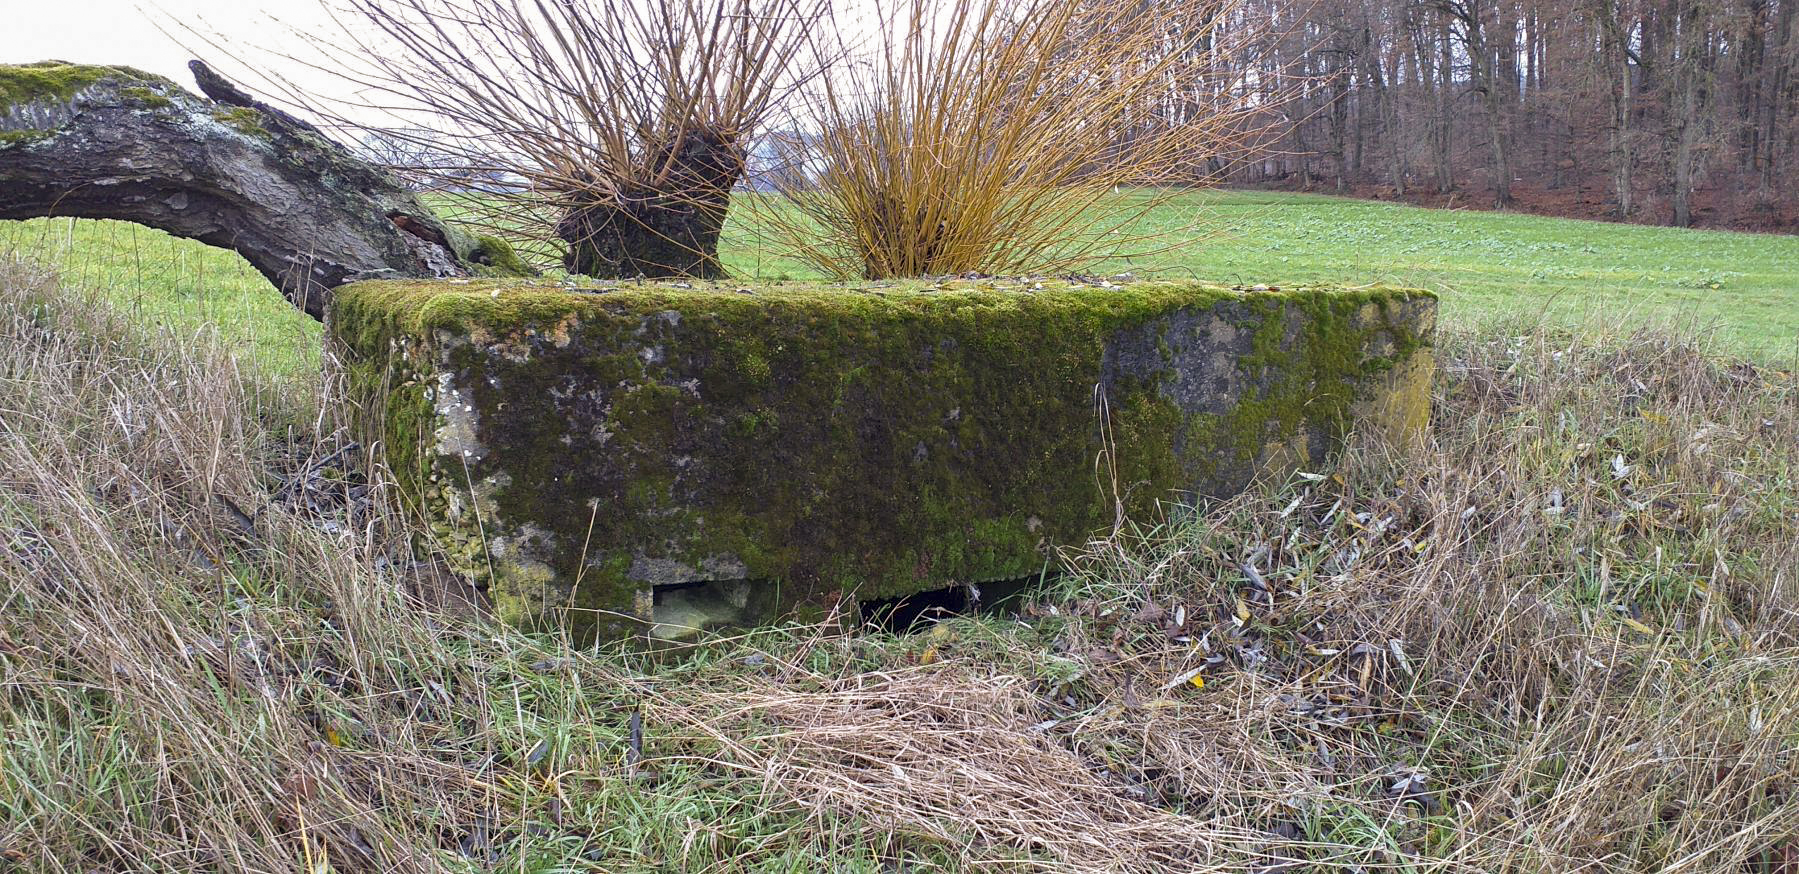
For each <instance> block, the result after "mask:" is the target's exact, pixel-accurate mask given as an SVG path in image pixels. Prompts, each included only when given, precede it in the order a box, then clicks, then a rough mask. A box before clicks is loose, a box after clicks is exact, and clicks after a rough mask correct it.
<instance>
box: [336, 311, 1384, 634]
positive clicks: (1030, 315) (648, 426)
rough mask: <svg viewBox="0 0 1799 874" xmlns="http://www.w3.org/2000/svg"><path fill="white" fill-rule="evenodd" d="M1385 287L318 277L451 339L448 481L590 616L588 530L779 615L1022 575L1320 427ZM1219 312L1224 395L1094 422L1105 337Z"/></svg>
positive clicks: (365, 317) (383, 315)
mask: <svg viewBox="0 0 1799 874" xmlns="http://www.w3.org/2000/svg"><path fill="white" fill-rule="evenodd" d="M1394 294H1395V293H1394V292H1390V291H1386V292H1368V293H1345V292H1325V291H1302V292H1295V293H1283V294H1279V295H1245V294H1242V293H1239V292H1233V291H1230V290H1227V289H1220V288H1210V287H1204V286H1198V285H1195V284H1191V283H1143V284H1137V285H1132V286H1128V287H1126V288H1122V289H1112V290H1103V291H1102V290H1099V289H1091V288H1084V287H1062V286H1056V287H1051V288H1046V289H1041V290H1032V291H1019V290H1012V291H1005V292H995V291H992V290H983V289H977V288H968V287H958V286H956V285H953V284H952V285H949V286H936V287H928V288H927V287H892V288H881V289H871V290H862V291H848V290H843V289H834V288H828V287H818V286H781V287H772V288H760V289H754V290H753V291H752V293H742V292H739V291H737V290H736V289H729V288H723V287H717V288H712V287H702V288H697V289H678V288H670V287H666V286H656V285H643V286H636V285H629V284H626V285H615V286H611V287H608V288H605V289H599V290H595V291H592V292H588V293H571V292H569V291H566V290H563V289H559V288H546V287H542V286H530V285H523V284H517V283H502V282H474V283H469V284H466V285H450V284H447V283H442V282H383V283H364V284H359V285H356V286H351V287H348V288H346V289H342V290H340V291H339V293H338V304H337V306H336V311H335V313H334V324H335V326H336V327H335V330H336V331H337V332H338V334H339V335H340V336H341V337H343V338H344V339H345V340H346V342H348V343H349V344H350V345H352V346H356V347H360V348H364V349H370V350H375V351H377V352H378V351H379V350H380V349H381V348H382V344H383V343H391V339H392V338H393V337H394V336H410V337H415V338H434V337H437V338H441V337H452V338H468V339H469V340H470V342H467V343H461V342H457V343H454V344H452V345H451V346H449V347H445V348H446V349H447V352H444V353H443V354H442V357H441V358H440V360H439V361H438V362H437V366H439V367H441V368H443V369H444V370H446V371H448V372H450V373H454V374H457V375H458V384H459V386H460V387H461V388H462V390H463V391H464V392H465V395H464V401H465V402H467V403H469V404H470V405H471V406H472V407H473V408H474V412H475V419H476V421H477V422H478V423H479V425H478V427H479V428H480V429H481V432H482V433H481V434H480V435H479V442H480V443H481V444H482V445H483V446H486V447H489V449H490V450H493V454H491V455H490V457H487V458H483V459H478V460H477V461H476V462H474V463H473V464H472V465H471V467H472V470H471V474H472V476H473V477H474V478H475V479H476V480H477V481H478V480H480V479H482V478H484V477H490V476H493V477H495V480H494V481H496V482H503V483H504V485H502V486H500V487H499V489H498V491H497V492H496V494H495V495H494V498H495V500H496V501H497V504H498V510H499V515H500V517H501V518H502V519H506V520H513V521H515V522H519V521H527V520H528V521H530V522H531V523H532V524H534V525H537V526H540V527H543V528H546V529H548V530H549V532H550V535H551V537H552V538H553V540H554V541H555V543H556V544H557V547H558V549H559V550H560V552H561V558H559V559H557V561H556V562H555V563H556V564H557V565H558V566H557V568H556V570H557V573H558V574H559V575H560V576H562V577H563V578H564V579H573V578H574V577H575V576H576V575H579V576H580V579H581V582H580V586H579V591H578V592H576V593H575V597H574V600H573V601H572V602H571V603H570V604H569V605H568V606H570V607H572V608H574V609H575V611H576V612H575V614H574V615H575V616H584V615H585V616H592V615H595V614H594V613H592V612H590V611H613V612H615V613H616V612H618V611H621V610H624V609H627V607H628V605H629V604H630V603H631V597H632V596H633V595H635V593H636V591H637V590H638V589H639V588H640V586H641V585H642V584H641V583H640V582H639V581H636V580H633V579H630V578H629V576H628V574H629V571H630V567H631V564H630V562H627V561H620V560H618V553H617V552H613V553H610V554H608V552H607V551H608V550H609V549H614V550H616V549H635V550H640V551H643V552H645V553H648V554H650V557H653V558H666V559H671V560H674V561H678V562H680V563H682V564H684V565H687V566H689V567H700V566H701V565H702V564H703V563H704V562H705V561H706V560H707V559H709V558H711V557H715V556H728V557H730V558H731V559H733V560H734V561H737V562H741V564H742V565H744V570H743V574H744V576H746V577H748V578H751V579H767V580H778V581H780V584H781V587H782V588H781V600H782V601H783V602H784V603H783V606H790V607H791V606H796V605H801V604H813V605H816V604H819V603H822V602H824V601H826V600H828V599H830V598H833V597H835V596H837V594H838V593H840V592H853V593H854V595H855V596H856V597H861V598H871V597H888V596H891V595H895V594H903V593H907V592H911V591H915V590H917V589H918V588H920V587H922V586H934V585H943V584H946V583H947V582H953V581H966V580H984V579H995V578H1004V577H1017V576H1027V575H1030V574H1034V573H1036V572H1037V571H1038V569H1039V568H1041V566H1042V563H1043V561H1044V555H1045V549H1046V548H1047V547H1050V546H1059V545H1066V544H1070V543H1078V542H1081V541H1083V540H1085V539H1086V538H1087V537H1088V536H1090V535H1091V534H1093V533H1094V531H1095V530H1096V529H1099V528H1103V527H1105V526H1107V525H1109V524H1110V523H1111V522H1112V521H1113V520H1114V518H1115V517H1116V513H1117V508H1118V507H1119V506H1120V505H1121V504H1122V507H1123V510H1124V513H1125V515H1127V516H1129V517H1132V518H1144V517H1145V515H1146V514H1148V513H1153V512H1154V511H1155V507H1156V503H1157V502H1158V501H1161V500H1166V499H1168V498H1170V497H1176V495H1175V494H1174V490H1176V489H1183V488H1190V487H1191V486H1192V483H1194V482H1195V477H1196V475H1199V476H1211V475H1214V474H1216V473H1217V471H1215V470H1212V471H1208V470H1202V469H1197V468H1196V465H1198V466H1203V465H1207V464H1211V465H1221V464H1227V463H1228V464H1229V465H1230V466H1232V468H1233V469H1236V468H1238V467H1244V468H1247V467H1248V463H1249V462H1250V461H1253V460H1254V459H1255V458H1256V457H1257V456H1258V455H1259V454H1260V453H1261V452H1262V451H1263V449H1264V445H1265V444H1266V442H1267V440H1268V438H1269V437H1270V436H1271V435H1273V434H1282V435H1285V434H1287V433H1289V432H1293V433H1298V434H1299V435H1301V439H1302V441H1303V440H1304V438H1305V437H1306V436H1307V435H1308V434H1309V433H1310V431H1311V430H1314V429H1320V428H1327V427H1328V426H1330V425H1332V424H1335V423H1338V422H1339V420H1341V419H1342V418H1343V417H1345V416H1346V415H1347V412H1348V409H1349V406H1348V405H1349V404H1351V403H1353V402H1354V400H1355V397H1354V396H1355V393H1356V388H1357V385H1358V382H1357V378H1359V376H1360V375H1362V374H1363V373H1364V372H1365V371H1366V369H1367V365H1368V364H1369V362H1366V361H1364V360H1363V357H1364V350H1365V349H1366V348H1367V346H1368V340H1369V337H1370V336H1371V333H1370V332H1371V331H1376V330H1379V329H1380V328H1379V326H1378V325H1368V324H1361V323H1360V322H1358V321H1357V320H1358V319H1362V315H1361V314H1362V313H1363V307H1364V305H1365V304H1366V303H1368V302H1371V301H1378V300H1384V299H1385V298H1390V297H1393V296H1394ZM1220 307H1224V308H1246V310H1247V313H1245V312H1242V311H1238V310H1233V313H1234V315H1233V316H1232V318H1233V319H1235V320H1236V321H1237V323H1238V324H1240V325H1242V326H1243V328H1244V329H1249V330H1252V332H1253V336H1254V346H1253V350H1252V352H1251V353H1250V354H1249V355H1247V356H1243V357H1242V358H1241V359H1240V360H1239V361H1238V362H1237V366H1238V368H1239V370H1240V371H1241V372H1242V373H1243V374H1244V378H1245V379H1246V380H1247V381H1246V382H1245V385H1246V386H1247V388H1245V389H1244V395H1243V397H1241V398H1239V399H1238V403H1237V404H1236V405H1234V406H1232V407H1231V409H1230V410H1229V412H1227V413H1225V414H1222V415H1212V414H1204V413H1196V412H1194V411H1192V410H1183V409H1182V408H1181V407H1180V406H1179V405H1178V404H1177V403H1176V402H1175V401H1174V400H1173V399H1171V397H1170V395H1169V393H1168V392H1167V391H1165V390H1164V388H1165V387H1164V386H1163V385H1162V384H1161V383H1160V380H1161V379H1164V378H1166V376H1165V375H1155V376H1151V377H1149V378H1148V379H1147V380H1145V379H1142V378H1134V377H1128V376H1127V377H1120V378H1118V379H1117V380H1115V381H1114V382H1113V383H1112V384H1110V385H1109V386H1108V389H1107V390H1108V394H1107V396H1106V398H1105V401H1106V404H1107V411H1106V412H1107V417H1106V423H1105V425H1104V426H1102V424H1101V418H1100V415H1099V412H1098V410H1097V405H1096V401H1095V379H1096V378H1099V377H1100V374H1101V373H1102V370H1103V369H1104V362H1105V361H1106V359H1107V356H1108V352H1109V350H1110V349H1111V348H1112V344H1114V343H1115V342H1116V341H1117V338H1118V337H1119V336H1120V332H1123V331H1128V330H1137V329H1140V328H1142V327H1143V326H1145V325H1152V326H1153V325H1155V324H1157V323H1158V320H1159V319H1163V318H1165V317H1167V316H1168V315H1170V314H1172V313H1176V312H1204V313H1210V312H1213V311H1214V310H1215V309H1217V308H1220ZM1290 324H1292V325H1294V326H1295V328H1294V330H1299V331H1306V332H1312V335H1311V336H1304V335H1302V336H1301V337H1299V338H1290V337H1288V336H1287V335H1288V333H1289V331H1290V328H1289V325H1290ZM1290 339H1299V340H1300V342H1297V343H1290V342H1288V341H1289V340H1290ZM1158 342H1159V341H1158ZM1159 348H1162V349H1164V351H1163V352H1162V353H1161V354H1162V355H1163V357H1164V358H1166V357H1167V356H1168V355H1170V354H1172V353H1171V352H1169V351H1166V344H1161V345H1160V347H1159ZM1339 383H1340V385H1339ZM1321 385H1325V386H1328V387H1327V388H1325V389H1323V390H1320V389H1319V388H1318V387H1319V386H1321ZM571 398H580V399H581V400H580V403H581V404H585V405H587V406H584V407H581V409H582V410H583V412H582V413H581V415H580V416H573V415H571V414H570V410H571V409H574V408H575V407H573V406H571V403H573V402H571V401H569V399H571ZM1175 435H1180V437H1179V438H1178V439H1180V440H1184V441H1186V442H1187V443H1188V444H1190V445H1188V446H1187V447H1186V451H1185V452H1184V453H1181V452H1177V451H1176V447H1175V445H1174V444H1175V442H1176V439H1177V438H1176V436H1175ZM1097 446H1104V447H1105V448H1106V452H1105V454H1104V455H1103V456H1102V459H1103V461H1104V463H1103V464H1100V465H1095V464H1094V460H1095V447H1097ZM1305 449H1306V447H1304V446H1301V447H1299V451H1300V452H1302V453H1303V452H1304V451H1305ZM1219 456H1223V457H1222V458H1219ZM696 458H698V459H701V460H702V468H700V469H697V470H698V472H695V470H696V469H689V468H687V467H686V465H687V464H689V463H691V462H692V461H693V459H696ZM595 459H604V461H603V463H597V462H596V461H595ZM1239 462H1241V464H1239ZM502 475H503V476H502ZM696 478H697V479H696ZM589 501H594V502H595V503H593V504H591V505H590V504H589V503H588V502H589ZM596 554H597V555H599V556H601V557H602V558H603V560H601V561H593V557H594V555H596ZM584 555H585V556H587V557H588V566H587V567H581V566H580V565H581V562H582V556H584ZM507 595H508V593H507V592H506V591H504V589H503V587H502V588H500V589H497V590H496V597H499V598H505V597H507ZM520 595H521V596H522V595H523V593H520Z"/></svg>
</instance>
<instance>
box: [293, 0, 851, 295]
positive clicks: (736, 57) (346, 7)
mask: <svg viewBox="0 0 1799 874" xmlns="http://www.w3.org/2000/svg"><path fill="white" fill-rule="evenodd" d="M826 11H827V9H826V0H344V3H343V5H342V8H341V9H340V10H339V12H338V23H339V25H341V26H340V28H339V31H340V32H339V33H334V34H331V35H330V36H329V37H325V36H324V35H321V34H313V37H314V39H313V40H312V41H313V43H314V44H315V45H316V46H317V47H318V48H320V49H321V50H323V51H325V52H327V53H328V54H329V55H330V56H331V57H332V59H333V64H332V66H333V72H334V73H336V74H337V75H339V76H341V77H342V78H343V79H344V80H345V81H346V82H348V83H350V84H352V85H354V86H355V87H356V89H357V91H358V92H359V93H360V95H361V97H359V98H358V99H357V100H356V101H355V102H353V103H338V104H336V105H333V106H329V107H326V106H320V105H319V104H318V102H316V101H307V102H308V103H310V104H311V105H312V108H313V109H314V110H315V111H322V114H325V115H328V116H330V117H332V118H333V120H334V121H336V122H339V123H342V124H346V125H350V126H354V127H358V128H362V129H363V130H365V131H372V132H374V133H375V134H376V135H378V136H380V137H382V138H383V139H385V140H386V141H388V142H394V143H409V142H410V143H413V144H415V145H416V146H418V147H419V148H418V152H419V153H421V154H428V155H430V156H432V158H431V161H430V162H429V165H428V166H414V167H406V168H401V169H404V170H405V171H407V172H408V173H409V175H412V176H414V177H423V178H426V179H429V180H432V181H434V182H436V183H438V185H439V186H440V187H443V188H446V189H449V190H460V191H463V192H467V193H471V194H472V195H473V196H469V197H465V198H462V200H463V203H462V204H461V211H462V212H463V215H464V217H465V218H471V219H473V220H475V221H476V222H477V223H478V224H484V225H487V226H489V227H490V228H493V229H495V230H505V231H508V232H511V233H514V234H520V235H523V236H525V237H527V238H528V239H531V240H535V241H538V242H544V243H549V244H550V245H552V246H553V247H555V248H559V249H560V250H561V251H562V253H563V254H562V258H563V264H564V266H565V267H566V268H567V269H568V270H569V271H570V272H573V273H580V274H586V275H589V276H597V277H612V278H625V277H635V276H647V277H660V276H697V277H716V276H721V275H723V268H722V267H721V265H720V263H719V259H718V237H719V232H720V229H721V228H722V226H723V223H724V218H725V212H726V209H727V207H728V205H729V201H730V196H731V191H732V189H733V188H734V187H735V186H736V185H737V183H738V182H739V180H740V179H742V177H743V174H744V170H745V156H746V153H747V149H748V145H749V140H750V138H751V137H753V136H754V135H755V133H756V132H757V130H758V127H759V126H760V124H761V123H762V122H763V120H764V118H765V117H766V116H767V115H768V114H769V112H770V111H771V108H772V107H774V106H775V105H776V104H777V103H778V102H779V101H780V100H781V98H782V97H783V96H784V95H785V94H786V93H788V92H789V91H790V90H791V89H792V88H794V87H795V86H796V85H797V84H798V83H800V82H803V81H805V80H806V79H807V78H808V76H809V75H811V74H815V73H816V72H817V70H818V69H819V67H820V64H819V60H818V56H817V55H816V54H815V53H814V52H813V51H812V48H811V45H810V42H809V41H810V37H811V31H812V28H813V26H814V25H815V24H817V23H818V22H819V21H820V20H821V19H822V18H823V17H824V15H825V13H826Z"/></svg>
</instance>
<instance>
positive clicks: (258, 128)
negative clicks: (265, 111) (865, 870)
mask: <svg viewBox="0 0 1799 874" xmlns="http://www.w3.org/2000/svg"><path fill="white" fill-rule="evenodd" d="M212 118H213V120H214V121H217V122H219V123H220V124H223V125H225V126H226V127H228V128H231V129H232V130H234V131H237V132H238V133H240V134H243V135H244V136H248V137H255V138H257V139H262V140H266V139H268V138H269V131H268V128H265V127H263V126H262V113H260V112H257V111H256V110H254V109H250V108H248V107H244V106H224V105H218V106H214V107H213V108H212Z"/></svg>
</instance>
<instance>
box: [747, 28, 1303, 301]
mask: <svg viewBox="0 0 1799 874" xmlns="http://www.w3.org/2000/svg"><path fill="white" fill-rule="evenodd" d="M879 28H880V35H881V38H880V39H879V40H877V41H876V42H875V43H874V48H873V49H872V50H868V51H861V52H857V51H855V50H854V49H852V48H847V47H846V48H844V49H843V50H842V51H843V53H844V54H845V55H846V56H849V57H852V58H853V59H854V60H853V62H852V63H849V64H846V65H843V66H842V68H841V69H838V70H834V71H833V74H832V75H830V76H827V77H822V78H821V79H819V80H818V81H817V82H816V83H815V84H814V86H813V87H811V88H808V89H806V90H805V91H804V92H803V95H802V97H801V99H800V100H798V101H796V102H797V103H798V104H799V109H798V112H799V114H800V116H801V117H800V120H799V121H797V122H796V124H795V125H794V126H795V128H796V132H795V133H794V134H793V135H792V136H790V137H787V138H784V139H783V140H782V142H781V146H782V148H783V151H784V153H785V160H784V161H783V165H784V167H785V170H784V171H783V172H782V173H780V174H778V175H777V177H776V187H777V189H778V190H779V193H780V194H781V195H782V197H781V198H780V199H779V201H778V202H773V203H768V202H765V203H763V204H762V205H761V208H760V209H759V210H758V214H759V215H758V218H759V219H760V220H761V221H760V224H761V227H762V230H763V231H764V233H766V234H767V235H768V236H769V237H770V238H772V239H774V240H777V241H779V242H780V243H782V244H784V245H786V246H787V247H789V248H791V249H792V250H793V252H794V253H795V254H796V255H797V256H798V257H799V258H801V259H802V260H804V261H806V262H808V263H810V264H812V265H814V266H816V267H818V268H819V269H822V270H824V271H825V272H827V273H829V274H831V275H834V276H838V277H845V278H847V277H853V276H860V277H865V278H870V279H874V278H882V277H891V276H918V275H934V274H955V273H966V272H971V271H975V272H983V273H1020V272H1042V271H1060V270H1067V269H1072V268H1074V267H1076V266H1079V265H1082V264H1086V263H1090V262H1092V261H1093V260H1095V259H1096V258H1100V257H1105V256H1115V255H1123V254H1131V253H1133V251H1134V250H1140V249H1141V248H1142V246H1143V244H1146V243H1149V242H1151V238H1152V236H1153V235H1146V234H1143V233H1140V232H1137V231H1135V230H1134V229H1133V222H1134V220H1136V219H1137V218H1139V217H1141V216H1142V215H1143V214H1144V213H1145V212H1147V211H1148V210H1149V209H1152V208H1154V207H1155V206H1157V205H1160V204H1162V203H1165V202H1166V200H1167V198H1168V197H1170V196H1172V195H1173V194H1174V193H1176V191H1177V189H1175V188H1172V187H1170V183H1179V184H1182V185H1190V184H1194V183H1199V184H1204V183H1205V182H1207V181H1209V180H1211V179H1212V178H1214V177H1215V176H1216V174H1217V173H1218V171H1219V170H1220V169H1221V168H1222V167H1223V166H1224V162H1226V161H1228V160H1230V159H1231V158H1233V157H1235V156H1237V155H1239V154H1241V153H1242V152H1243V151H1244V150H1245V148H1246V147H1247V146H1249V145H1250V144H1252V143H1253V142H1254V141H1255V140H1256V139H1257V134H1258V133H1259V132H1260V131H1261V130H1263V129H1266V128H1268V127H1270V126H1271V125H1272V124H1273V123H1274V118H1273V113H1272V112H1271V110H1272V109H1273V108H1274V106H1275V104H1276V103H1277V101H1278V97H1279V86H1280V84H1281V78H1282V77H1281V76H1280V75H1279V71H1267V70H1261V69H1259V68H1257V67H1256V66H1255V65H1254V64H1246V63H1243V61H1244V59H1245V58H1246V57H1248V56H1250V55H1251V54H1252V50H1253V49H1254V47H1255V46H1256V45H1257V40H1258V39H1259V37H1260V35H1261V34H1262V33H1263V32H1264V31H1265V29H1266V28H1265V26H1262V25H1254V24H1252V23H1250V22H1249V21H1248V20H1247V18H1246V17H1245V16H1244V15H1243V6H1242V5H1241V3H1240V0H1169V2H1143V0H1088V2H1075V3H1069V2H1060V0H1018V2H1005V0H991V2H989V0H905V2H904V3H902V4H901V5H900V6H899V8H898V10H897V11H896V12H895V13H894V14H892V15H891V16H890V17H885V18H882V19H881V20H880V25H879ZM840 38H843V37H840ZM1135 186H1155V187H1154V188H1153V189H1151V190H1148V191H1145V192H1142V193H1135V194H1132V195H1130V196H1122V197H1121V196H1118V195H1117V192H1118V190H1119V189H1122V188H1126V187H1135Z"/></svg>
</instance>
